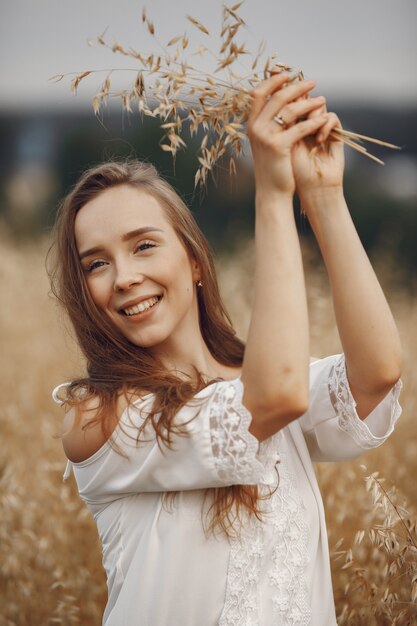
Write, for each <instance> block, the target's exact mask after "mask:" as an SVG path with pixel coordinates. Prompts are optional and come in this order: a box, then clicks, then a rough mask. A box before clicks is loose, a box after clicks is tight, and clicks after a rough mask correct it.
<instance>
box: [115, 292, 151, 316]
mask: <svg viewBox="0 0 417 626" xmlns="http://www.w3.org/2000/svg"><path fill="white" fill-rule="evenodd" d="M158 301H159V298H158V297H156V296H155V297H154V298H149V300H144V301H143V302H140V303H139V304H135V305H134V306H130V307H129V308H128V309H123V312H124V313H125V315H136V314H137V313H143V311H147V310H148V309H150V308H151V307H152V306H154V304H156V303H157V302H158Z"/></svg>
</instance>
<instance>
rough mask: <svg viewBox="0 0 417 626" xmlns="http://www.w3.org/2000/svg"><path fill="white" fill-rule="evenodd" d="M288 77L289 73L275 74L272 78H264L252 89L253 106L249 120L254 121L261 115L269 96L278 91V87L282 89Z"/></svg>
mask: <svg viewBox="0 0 417 626" xmlns="http://www.w3.org/2000/svg"><path fill="white" fill-rule="evenodd" d="M288 78H289V75H288V74H286V73H284V74H275V75H274V76H273V77H272V78H270V79H268V80H264V81H263V82H262V83H261V84H260V85H258V86H257V87H256V88H255V89H254V90H253V91H252V93H251V95H252V107H251V110H250V113H249V118H248V119H249V122H251V121H253V120H254V119H255V118H256V117H257V116H258V115H259V113H260V112H261V111H262V109H263V107H264V106H265V102H266V100H267V98H268V97H269V96H271V95H272V94H273V93H274V92H275V91H277V89H281V87H282V86H283V85H284V84H285V83H286V82H287V80H288Z"/></svg>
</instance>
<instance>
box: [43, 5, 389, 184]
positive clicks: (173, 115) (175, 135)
mask: <svg viewBox="0 0 417 626" xmlns="http://www.w3.org/2000/svg"><path fill="white" fill-rule="evenodd" d="M242 4H243V2H239V3H238V4H235V5H233V6H231V7H227V6H224V8H223V19H222V24H221V31H220V41H221V44H220V50H219V52H218V55H216V54H213V52H212V51H210V50H209V49H208V48H206V46H204V45H199V46H198V47H197V49H196V50H193V51H192V53H191V54H192V55H193V56H196V57H197V58H198V57H200V58H201V56H203V55H206V54H207V53H209V54H211V55H213V56H214V58H215V59H216V66H215V68H214V69H213V72H212V73H206V72H204V71H201V70H200V69H199V68H198V67H196V66H195V65H194V64H191V63H190V62H189V60H188V58H187V53H189V52H190V42H189V39H188V37H187V35H186V34H183V35H180V36H177V37H173V38H172V39H170V40H169V41H168V42H167V43H166V44H165V45H163V44H161V42H159V41H158V39H157V35H156V31H155V26H154V23H153V22H152V21H151V20H150V19H149V18H148V17H147V14H146V11H145V9H143V11H142V22H143V24H144V26H145V28H146V29H147V31H148V32H149V33H150V35H151V36H152V37H153V38H154V40H155V44H156V47H157V48H158V49H161V50H162V51H163V52H162V53H161V54H155V53H151V54H143V53H141V52H139V51H137V50H135V49H134V48H129V49H126V48H125V47H123V46H122V45H121V44H120V43H115V44H114V45H110V44H108V43H107V41H106V40H105V36H104V34H103V35H101V36H100V37H98V43H99V44H100V45H101V46H104V47H106V48H109V49H110V50H112V51H113V52H114V53H116V54H122V55H124V56H126V57H130V58H133V59H135V61H137V62H138V65H139V69H138V70H137V71H136V70H132V71H134V72H135V78H134V80H133V82H132V83H131V84H130V85H129V87H128V88H127V89H124V90H122V91H119V92H117V93H114V92H112V91H111V78H112V76H111V75H112V72H113V71H117V70H113V71H110V72H109V73H108V74H107V76H106V78H105V80H104V82H103V84H102V85H101V88H100V90H99V92H98V93H97V94H96V95H95V96H94V98H93V109H94V112H95V113H96V115H99V114H100V112H101V110H102V106H103V104H104V103H106V102H107V100H108V98H109V96H116V97H118V98H120V99H121V101H122V105H123V108H124V109H125V110H126V111H128V112H133V110H134V108H135V109H137V110H138V111H139V112H140V113H141V114H142V115H145V116H149V117H157V118H159V119H160V120H161V129H162V130H163V137H162V140H161V142H160V146H161V148H162V150H164V151H166V152H170V153H171V154H172V155H173V157H175V155H176V153H177V151H178V150H179V149H181V148H183V147H185V146H186V141H185V139H184V137H185V136H186V135H187V134H188V135H190V136H191V137H192V136H193V135H195V134H197V133H198V136H199V137H201V143H200V148H199V154H198V157H197V158H198V163H199V167H198V170H197V172H196V175H195V186H196V187H197V186H198V185H201V186H202V187H204V186H205V185H206V182H207V176H208V173H209V172H211V171H212V170H213V167H214V165H215V164H216V163H217V162H218V161H219V159H220V158H221V157H223V156H225V158H228V159H229V172H230V174H234V173H235V172H236V164H235V157H238V156H239V155H240V154H241V153H242V150H243V147H242V142H243V141H244V140H245V139H246V135H245V123H246V121H247V117H248V111H249V109H250V104H251V95H250V92H251V90H252V89H253V88H254V87H255V86H256V85H257V84H258V83H259V82H260V81H262V80H264V79H265V78H268V77H269V76H270V75H271V70H272V69H273V72H274V73H277V71H287V72H289V73H290V76H291V78H290V82H291V81H296V80H302V79H303V74H302V72H300V71H294V70H293V69H292V68H291V67H290V66H288V65H286V64H285V63H280V62H279V61H278V60H277V55H276V54H272V55H270V56H267V57H266V59H265V57H264V48H265V46H264V44H261V45H260V46H259V48H258V51H257V53H256V55H253V54H252V53H251V52H250V51H249V50H247V49H246V47H245V44H242V43H238V41H237V36H238V34H239V32H240V31H241V29H242V27H244V26H245V22H244V20H243V19H242V18H241V16H240V15H239V13H238V10H239V8H240V6H241V5H242ZM187 20H188V21H189V22H191V24H192V25H193V26H194V27H195V28H196V29H198V30H199V31H200V32H201V33H203V34H204V35H205V36H206V37H210V33H209V31H208V30H207V28H206V27H205V26H204V25H203V24H201V23H200V22H199V21H197V20H196V19H195V18H193V17H191V16H189V15H187ZM248 58H249V59H250V62H249V64H248V63H247V59H248ZM242 68H243V69H242ZM95 73H97V70H92V71H85V72H81V73H79V74H77V75H76V76H75V78H74V79H73V80H72V82H71V89H72V91H74V92H76V91H77V88H78V86H79V84H80V82H81V81H82V80H83V79H84V78H86V77H87V76H89V75H90V74H95ZM63 77H64V75H62V74H60V75H58V76H55V77H53V79H55V80H61V79H62V78H63ZM333 134H334V135H335V136H337V137H338V138H339V139H341V140H342V141H343V142H344V143H346V144H347V145H348V146H350V147H352V148H354V149H355V150H357V151H359V152H361V153H362V154H364V155H366V156H368V157H369V158H371V159H373V160H375V161H377V162H378V163H383V162H382V161H381V160H380V159H378V158H377V157H375V156H374V155H372V154H369V153H368V152H367V150H366V148H365V147H364V146H363V141H370V142H373V143H376V144H379V145H382V146H386V147H389V148H397V146H394V145H392V144H389V143H386V142H384V141H379V140H377V139H372V138H370V137H366V136H364V135H359V134H357V133H352V132H349V131H346V130H342V129H337V130H334V131H333Z"/></svg>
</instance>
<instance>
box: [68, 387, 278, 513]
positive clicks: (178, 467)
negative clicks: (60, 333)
mask: <svg viewBox="0 0 417 626" xmlns="http://www.w3.org/2000/svg"><path fill="white" fill-rule="evenodd" d="M242 396H243V383H242V382H241V380H240V379H235V380H233V381H221V382H217V383H213V384H211V385H209V386H208V387H206V388H205V389H203V390H202V391H201V392H199V393H198V394H196V396H195V397H194V398H193V400H192V401H191V402H190V403H188V404H187V405H185V406H184V407H182V408H181V409H180V411H178V413H177V415H176V417H175V424H176V425H178V426H181V428H182V429H183V430H184V431H185V432H184V434H181V435H180V434H174V435H173V437H172V446H171V447H170V448H168V447H167V446H166V445H165V444H164V443H160V445H158V442H157V441H156V438H155V434H154V431H153V428H152V426H151V424H149V423H148V424H147V426H146V428H145V430H144V432H143V433H142V434H141V437H140V439H141V441H140V442H139V443H137V442H136V438H137V434H138V428H139V427H140V426H141V425H142V424H143V422H144V420H145V418H146V415H147V413H148V412H149V411H150V409H151V408H152V402H153V396H145V398H144V399H143V400H141V401H137V402H135V403H134V405H132V406H130V407H129V408H128V409H127V410H126V411H125V412H124V413H123V415H122V417H121V419H120V422H119V424H118V426H117V427H116V430H115V431H114V433H113V435H112V440H113V443H114V444H116V445H117V446H118V448H119V449H120V452H122V454H120V453H119V452H118V451H117V450H116V449H114V446H113V447H112V446H111V445H110V443H109V442H106V443H105V444H104V446H102V447H101V448H100V449H99V450H98V451H97V452H96V453H95V454H94V455H93V456H91V457H90V458H88V459H87V460H85V461H82V462H81V463H72V464H71V465H72V466H73V468H74V473H75V477H76V480H77V483H78V488H79V492H80V495H81V497H82V498H83V499H85V500H86V501H87V502H90V503H92V504H93V503H103V502H107V501H110V500H112V499H114V498H115V497H118V496H124V495H128V494H134V493H141V492H155V491H158V492H161V491H177V490H179V491H181V490H190V489H202V488H207V487H223V486H227V485H235V484H259V483H267V484H270V483H271V482H273V478H272V476H273V475H274V476H275V471H274V468H275V464H276V462H277V460H278V457H277V455H275V456H276V457H277V458H275V456H274V455H273V454H271V453H270V450H269V447H268V445H267V444H265V443H261V444H259V442H258V440H257V439H256V438H255V437H254V436H253V435H252V434H251V433H250V432H249V430H248V428H249V425H250V423H251V419H252V418H251V415H250V413H249V411H248V410H247V409H246V408H245V407H244V405H243V404H242Z"/></svg>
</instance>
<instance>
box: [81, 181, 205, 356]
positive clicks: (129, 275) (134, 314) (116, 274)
mask: <svg viewBox="0 0 417 626" xmlns="http://www.w3.org/2000/svg"><path fill="white" fill-rule="evenodd" d="M75 238H76V243H77V250H78V253H79V255H80V260H81V264H82V267H83V269H84V272H85V277H86V281H87V285H88V289H89V291H90V294H91V297H92V299H93V301H94V303H95V304H96V305H97V307H99V308H100V309H101V310H102V311H104V313H106V315H108V316H109V318H110V319H111V320H112V322H113V323H114V325H115V326H117V328H118V329H119V330H120V331H121V332H122V333H123V335H124V336H125V337H127V338H128V339H129V340H130V341H131V342H132V343H134V344H135V345H137V346H141V347H143V348H155V352H161V354H167V355H172V353H173V352H174V354H175V349H176V346H181V345H182V346H184V345H187V342H190V341H192V336H193V334H194V333H196V332H197V333H199V322H198V305H197V296H196V290H195V286H194V285H195V282H196V281H197V280H198V279H199V277H200V274H199V269H198V266H197V263H196V262H193V261H191V260H190V258H189V256H188V254H187V252H186V250H185V248H184V247H183V245H182V243H181V242H180V240H179V239H178V237H177V235H176V233H175V231H174V229H173V228H172V226H171V225H170V223H169V222H168V220H167V218H166V217H165V213H164V210H163V208H162V206H161V205H160V203H159V202H158V201H157V200H156V199H155V198H154V197H153V196H151V195H149V194H148V193H146V192H144V191H141V190H139V189H137V188H134V187H131V186H129V185H120V186H117V187H111V188H109V189H107V190H105V191H103V192H102V193H100V194H99V195H98V196H97V197H95V198H94V199H93V200H91V201H90V202H88V203H87V204H85V205H84V206H83V207H82V208H81V209H80V211H79V212H78V214H77V217H76V220H75ZM184 342H185V343H184Z"/></svg>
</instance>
